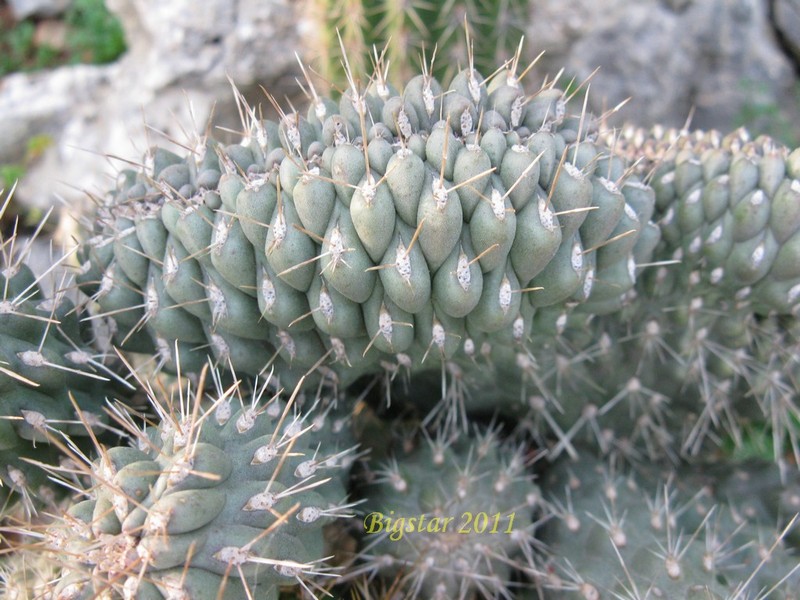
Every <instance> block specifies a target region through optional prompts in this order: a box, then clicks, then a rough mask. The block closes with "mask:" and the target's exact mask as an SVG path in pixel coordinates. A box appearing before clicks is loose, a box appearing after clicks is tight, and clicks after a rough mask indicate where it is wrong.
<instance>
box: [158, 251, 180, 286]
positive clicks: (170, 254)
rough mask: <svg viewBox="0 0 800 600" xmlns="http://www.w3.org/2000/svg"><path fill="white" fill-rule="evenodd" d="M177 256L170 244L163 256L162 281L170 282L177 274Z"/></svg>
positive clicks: (178, 265)
mask: <svg viewBox="0 0 800 600" xmlns="http://www.w3.org/2000/svg"><path fill="white" fill-rule="evenodd" d="M179 267H180V264H179V263H178V257H177V255H176V254H175V248H173V247H172V246H170V247H169V248H167V254H166V255H165V256H164V271H163V273H162V275H161V280H162V281H163V282H164V283H172V281H173V280H174V279H175V276H176V275H177V274H178V268H179Z"/></svg>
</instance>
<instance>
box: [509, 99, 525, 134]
mask: <svg viewBox="0 0 800 600" xmlns="http://www.w3.org/2000/svg"><path fill="white" fill-rule="evenodd" d="M524 106H525V96H517V97H516V98H515V99H514V102H512V103H511V126H512V127H519V124H520V121H522V109H523V107H524Z"/></svg>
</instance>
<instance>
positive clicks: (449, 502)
mask: <svg viewBox="0 0 800 600" xmlns="http://www.w3.org/2000/svg"><path fill="white" fill-rule="evenodd" d="M527 460H528V459H527V457H526V448H525V447H524V446H522V445H517V444H513V443H507V442H506V443H503V442H502V441H501V440H500V438H499V435H498V432H497V431H496V430H492V429H490V430H488V431H485V432H483V433H481V432H478V433H476V435H475V436H474V437H466V436H461V437H460V438H457V439H452V438H451V439H447V438H445V437H442V436H441V435H439V436H437V437H436V438H434V439H431V438H427V439H425V440H424V441H421V442H420V445H419V447H417V448H414V449H413V450H411V451H410V452H406V453H395V454H393V455H392V456H391V458H390V459H388V460H386V461H382V462H381V463H375V462H374V461H373V463H372V464H371V465H370V467H369V469H368V470H367V471H366V473H365V474H364V477H365V480H366V485H367V488H368V490H367V503H366V504H365V505H364V507H363V508H362V512H363V513H364V519H363V533H364V536H363V539H362V545H363V548H362V550H361V551H360V553H359V555H360V559H361V564H359V565H356V566H355V567H354V569H353V571H352V572H353V573H355V574H358V573H361V572H366V573H370V574H371V576H373V577H374V576H375V575H379V576H381V577H383V578H386V579H388V580H389V581H391V580H392V579H393V578H394V581H395V583H394V586H393V587H394V589H395V590H397V591H398V592H403V593H405V596H404V597H407V598H437V599H439V598H442V599H443V598H470V597H472V596H473V595H474V594H476V593H479V594H480V595H481V596H482V597H505V596H507V595H508V594H509V590H510V589H511V588H513V583H512V580H511V574H512V573H513V572H514V571H515V570H517V569H524V568H526V567H527V565H528V561H529V560H530V558H531V556H532V553H533V547H534V545H535V541H534V537H533V523H532V520H533V519H532V517H533V512H534V510H535V509H538V508H539V504H540V502H539V500H540V496H539V490H538V488H537V487H536V486H535V485H534V484H533V483H532V477H531V475H530V474H529V473H528V472H527V465H526V462H527ZM351 576H352V575H351Z"/></svg>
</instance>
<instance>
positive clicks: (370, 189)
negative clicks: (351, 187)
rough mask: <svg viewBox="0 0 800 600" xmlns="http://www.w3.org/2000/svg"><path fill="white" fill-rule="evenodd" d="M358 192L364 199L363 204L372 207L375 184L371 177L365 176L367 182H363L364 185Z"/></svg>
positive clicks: (375, 191)
mask: <svg viewBox="0 0 800 600" xmlns="http://www.w3.org/2000/svg"><path fill="white" fill-rule="evenodd" d="M359 191H360V192H361V195H362V196H363V197H364V202H366V203H367V206H372V201H373V200H375V194H376V193H377V188H376V187H375V182H374V181H373V180H372V177H371V176H367V180H366V181H365V182H364V185H362V186H361V188H360V190H359Z"/></svg>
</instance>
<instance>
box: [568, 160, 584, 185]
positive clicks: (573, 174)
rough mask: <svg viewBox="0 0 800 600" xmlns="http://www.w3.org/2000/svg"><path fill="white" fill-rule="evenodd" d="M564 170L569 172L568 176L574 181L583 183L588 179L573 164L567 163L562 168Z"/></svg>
mask: <svg viewBox="0 0 800 600" xmlns="http://www.w3.org/2000/svg"><path fill="white" fill-rule="evenodd" d="M562 169H564V170H565V171H566V172H567V175H569V176H570V177H572V178H573V179H578V180H581V181H582V180H584V179H585V178H586V177H585V176H584V174H583V172H581V170H580V169H579V168H578V167H576V166H575V165H573V164H572V163H569V162H565V163H564V165H563V166H562Z"/></svg>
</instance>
